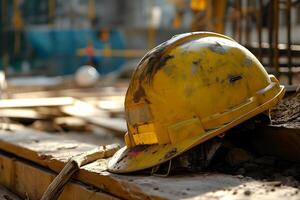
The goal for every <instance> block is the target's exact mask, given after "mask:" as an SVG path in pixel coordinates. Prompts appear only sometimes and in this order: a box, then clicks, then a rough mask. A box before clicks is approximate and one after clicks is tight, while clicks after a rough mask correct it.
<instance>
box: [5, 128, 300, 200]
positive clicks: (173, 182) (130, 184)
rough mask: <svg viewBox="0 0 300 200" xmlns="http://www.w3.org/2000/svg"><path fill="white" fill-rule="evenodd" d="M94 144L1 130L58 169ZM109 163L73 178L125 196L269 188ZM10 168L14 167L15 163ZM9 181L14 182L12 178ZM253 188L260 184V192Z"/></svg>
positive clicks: (9, 143) (24, 152)
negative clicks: (131, 170) (118, 169)
mask: <svg viewBox="0 0 300 200" xmlns="http://www.w3.org/2000/svg"><path fill="white" fill-rule="evenodd" d="M95 147H96V145H91V144H85V143H81V142H78V141H71V140H63V139H61V138H60V137H59V136H56V135H50V134H46V133H41V132H36V131H33V130H29V129H27V130H18V131H14V132H7V131H0V149H2V150H5V151H6V152H10V153H13V154H15V155H18V156H19V157H22V158H25V159H28V160H30V161H33V162H34V163H36V164H39V165H43V166H45V167H47V168H50V169H52V170H53V171H55V172H59V171H60V170H61V169H62V167H63V166H64V165H65V163H66V162H67V160H68V159H69V158H70V157H71V156H74V155H78V154H79V153H81V152H84V151H88V150H90V149H93V148H95ZM106 163H107V160H106V159H99V160H97V161H96V162H93V163H90V164H88V165H86V166H84V167H82V168H81V169H80V171H79V172H78V173H77V174H76V175H75V176H74V179H76V180H78V181H80V182H82V183H86V184H88V185H90V186H95V187H96V188H100V189H101V190H103V191H106V192H107V193H110V194H112V195H113V196H117V197H120V198H122V199H183V198H184V199H205V198H209V197H211V196H207V195H208V194H210V195H212V196H214V195H216V198H213V199H222V198H221V197H222V195H221V197H220V196H218V195H220V193H221V194H224V191H231V192H227V193H226V192H225V193H226V197H227V198H229V199H230V198H233V197H235V198H240V199H243V196H238V195H236V194H233V192H232V189H236V190H238V191H240V192H239V193H241V195H243V194H244V192H245V191H246V190H247V189H249V188H250V189H251V190H252V193H253V195H251V196H250V197H249V198H248V197H247V199H260V197H261V196H259V195H261V194H262V195H263V194H268V193H267V192H266V191H269V190H270V188H266V187H265V185H267V183H266V182H263V181H262V182H255V181H254V180H252V179H250V178H243V177H235V176H230V175H223V174H203V173H202V174H190V173H189V174H182V175H176V176H171V177H168V178H162V177H156V176H149V175H141V174H140V175H116V174H111V173H109V172H108V171H107V165H106ZM9 168H10V169H13V168H14V167H9ZM12 171H13V170H12ZM19 173H22V171H21V170H20V171H19V172H18V174H19ZM9 174H11V172H10V171H8V173H7V175H5V177H6V180H10V179H9V177H10V175H9ZM35 177H38V175H35ZM28 178H30V177H28ZM8 182H9V181H8ZM10 183H11V184H13V182H12V181H10ZM253 184H254V185H253ZM32 188H35V187H34V186H32V187H30V188H27V189H28V190H32ZM253 188H258V189H257V192H256V191H255V190H254V189H253ZM229 189H230V190H229ZM276 191H277V192H279V193H280V192H282V191H288V192H289V193H293V194H294V193H295V192H298V193H297V195H296V198H299V197H300V196H299V195H300V191H299V189H295V188H291V187H288V186H285V187H284V188H276ZM254 194H256V195H254ZM274 194H275V193H274ZM295 194H296V193H295ZM223 197H224V196H223ZM252 197H253V198H252ZM254 197H255V198H254ZM272 199H278V200H279V199H282V196H278V197H277V198H275V197H274V198H272Z"/></svg>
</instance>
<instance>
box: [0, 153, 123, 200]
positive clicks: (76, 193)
mask: <svg viewBox="0 0 300 200" xmlns="http://www.w3.org/2000/svg"><path fill="white" fill-rule="evenodd" d="M0 166H1V170H0V184H2V185H4V186H5V187H7V188H9V189H10V190H12V191H14V192H16V193H17V194H18V195H20V196H21V197H22V198H24V199H25V198H26V199H30V200H39V199H40V198H41V196H42V194H43V193H44V191H45V190H46V188H47V186H48V185H49V184H50V183H51V181H52V180H53V179H54V177H55V174H54V173H53V172H50V171H49V170H47V169H44V168H41V167H39V166H36V165H34V164H31V163H28V162H26V161H21V160H20V159H17V158H13V157H11V156H8V155H5V154H3V153H0ZM0 199H1V197H0ZM59 199H60V200H69V199H72V200H81V199H93V200H94V199H95V200H102V199H103V200H114V199H118V198H116V197H113V196H111V195H109V194H105V193H103V192H101V191H99V190H98V191H97V190H95V189H89V188H88V187H87V186H85V185H83V184H79V183H75V182H69V183H68V184H67V185H66V186H65V188H64V190H63V192H62V194H61V196H60V198H59Z"/></svg>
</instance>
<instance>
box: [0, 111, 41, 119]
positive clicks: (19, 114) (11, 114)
mask: <svg viewBox="0 0 300 200" xmlns="http://www.w3.org/2000/svg"><path fill="white" fill-rule="evenodd" d="M0 117H8V118H14V119H34V120H36V119H47V116H45V115H42V114H40V113H38V112H37V111H36V110H33V109H0Z"/></svg>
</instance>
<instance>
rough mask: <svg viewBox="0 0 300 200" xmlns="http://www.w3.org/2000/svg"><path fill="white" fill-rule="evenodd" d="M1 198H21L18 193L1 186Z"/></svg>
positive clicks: (16, 199)
mask: <svg viewBox="0 0 300 200" xmlns="http://www.w3.org/2000/svg"><path fill="white" fill-rule="evenodd" d="M0 200H21V199H20V198H19V197H18V196H17V195H15V194H14V193H12V192H10V191H8V190H7V189H6V188H5V187H3V186H0Z"/></svg>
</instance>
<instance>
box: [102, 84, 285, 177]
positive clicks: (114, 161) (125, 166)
mask: <svg viewBox="0 0 300 200" xmlns="http://www.w3.org/2000/svg"><path fill="white" fill-rule="evenodd" d="M284 93H285V91H284V87H283V86H280V91H279V92H278V93H277V95H276V96H274V97H273V98H272V99H270V100H269V101H267V102H265V103H263V104H261V105H259V106H258V107H256V108H255V109H253V110H251V111H250V112H248V113H245V114H244V115H242V116H240V117H239V118H237V119H235V120H233V121H231V122H230V123H227V124H225V125H223V126H220V127H219V128H217V129H213V130H210V131H207V132H206V133H205V134H204V135H197V136H194V137H191V138H188V139H185V140H183V141H182V142H177V143H175V144H163V145H159V144H155V145H138V146H135V147H132V148H128V147H126V146H125V147H123V148H121V149H120V150H119V151H118V152H117V153H116V154H115V155H114V156H113V157H112V158H111V159H110V160H109V162H108V171H110V172H114V173H129V172H134V171H139V170H143V169H148V168H151V167H154V166H156V165H159V164H161V163H164V162H166V161H168V160H170V159H172V158H174V157H176V156H178V155H180V154H182V153H183V152H185V151H187V150H189V149H191V148H193V147H195V146H197V145H198V144H201V143H203V142H205V141H207V140H209V139H211V138H213V137H215V136H217V135H220V134H222V133H224V132H225V131H227V130H229V129H230V128H232V127H234V126H236V125H238V124H240V123H242V122H244V121H246V120H248V119H250V118H252V117H254V116H256V115H257V114H259V113H262V112H264V111H266V110H268V109H269V108H270V107H272V106H274V105H276V104H277V103H278V102H279V100H280V99H281V98H282V97H283V95H284Z"/></svg>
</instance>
